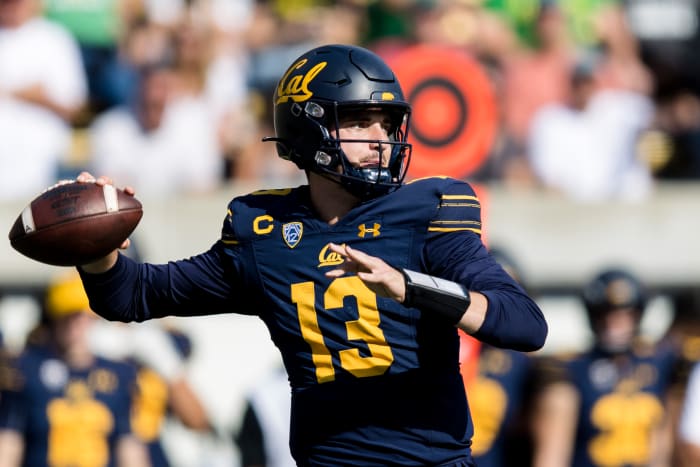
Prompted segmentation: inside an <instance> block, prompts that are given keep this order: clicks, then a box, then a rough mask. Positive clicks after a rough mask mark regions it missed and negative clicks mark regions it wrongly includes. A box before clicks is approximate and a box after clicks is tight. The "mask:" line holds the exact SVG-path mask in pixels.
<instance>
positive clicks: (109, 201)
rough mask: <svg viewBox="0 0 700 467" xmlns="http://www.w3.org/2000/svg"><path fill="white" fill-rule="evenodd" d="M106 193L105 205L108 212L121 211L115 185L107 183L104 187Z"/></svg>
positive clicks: (103, 190)
mask: <svg viewBox="0 0 700 467" xmlns="http://www.w3.org/2000/svg"><path fill="white" fill-rule="evenodd" d="M102 192H103V193H104V195H105V205H106V206H107V212H114V211H119V200H118V199H117V189H116V188H114V185H105V186H104V187H103V189H102Z"/></svg>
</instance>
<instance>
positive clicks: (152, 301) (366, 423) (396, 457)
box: [83, 178, 546, 466]
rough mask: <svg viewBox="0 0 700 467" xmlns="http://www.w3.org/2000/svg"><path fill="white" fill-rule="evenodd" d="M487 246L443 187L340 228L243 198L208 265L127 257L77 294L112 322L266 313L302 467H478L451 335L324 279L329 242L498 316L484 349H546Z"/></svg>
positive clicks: (459, 188)
mask: <svg viewBox="0 0 700 467" xmlns="http://www.w3.org/2000/svg"><path fill="white" fill-rule="evenodd" d="M480 232H481V215H480V205H479V200H478V199H477V197H476V196H475V193H474V191H473V190H472V188H471V187H470V186H469V185H468V184H466V183H464V182H460V181H457V180H453V179H449V178H429V179H423V180H417V181H415V182H413V183H409V184H406V185H404V186H402V187H401V188H399V189H398V190H396V191H394V192H392V193H390V194H388V195H385V196H382V197H379V198H376V199H372V200H369V201H366V202H363V203H362V204H359V205H358V206H356V207H355V208H353V209H352V210H350V211H349V212H348V213H347V214H346V215H345V216H344V217H343V218H342V219H340V220H339V221H338V222H337V223H335V224H333V225H329V224H328V223H327V222H324V221H322V220H320V219H319V218H318V216H317V215H316V214H315V213H314V210H313V207H312V204H311V201H310V196H309V189H308V186H302V187H298V188H293V189H281V190H266V191H259V192H256V193H252V194H249V195H245V196H241V197H237V198H235V199H234V200H233V201H232V202H231V203H230V204H229V206H228V212H227V215H226V218H225V220H224V224H223V229H222V236H221V240H220V241H219V242H217V244H216V245H214V246H213V247H212V248H211V249H210V250H209V251H207V252H205V253H203V254H201V255H198V256H195V257H193V258H189V259H187V260H182V261H175V262H171V263H169V264H167V265H152V264H144V265H139V264H136V263H134V262H133V261H130V260H128V259H127V258H124V257H121V256H120V258H119V260H118V262H117V264H116V265H115V267H114V268H112V269H111V270H110V271H108V272H107V273H105V274H102V275H96V276H91V275H87V274H83V280H84V282H85V286H86V290H87V292H88V295H89V296H90V298H91V304H92V306H93V308H94V309H95V311H96V312H97V313H99V314H101V315H102V316H105V317H107V318H109V319H119V320H125V321H131V320H144V319H150V318H154V317H159V316H165V315H168V314H174V315H181V316H192V315H203V314H211V313H245V314H255V315H258V316H259V317H260V318H261V319H262V320H263V321H264V322H265V323H266V325H267V327H268V329H269V332H270V335H271V337H272V340H273V342H274V343H275V345H276V346H277V347H278V348H279V349H280V351H281V353H282V357H283V360H284V364H285V367H286V370H287V373H288V374H289V379H290V384H291V387H292V415H291V418H292V420H291V435H290V436H291V441H290V444H291V448H292V453H293V455H294V457H295V459H296V460H297V462H299V463H300V464H301V465H332V464H335V465H337V463H338V459H342V460H343V462H345V463H347V464H348V465H351V464H354V465H363V466H372V465H377V466H385V465H390V464H391V465H433V466H436V465H442V464H447V463H449V462H455V461H460V460H466V459H469V458H470V454H469V445H470V438H471V435H472V424H471V420H470V417H469V410H468V407H467V401H466V397H465V393H464V386H463V384H462V379H461V375H460V372H459V361H458V352H459V338H458V335H457V330H456V328H455V327H454V326H453V325H452V324H450V323H448V322H447V321H446V320H445V319H444V318H442V317H440V316H436V315H431V314H427V313H422V312H421V311H419V310H417V309H412V308H406V307H404V306H402V305H401V304H400V303H398V302H397V301H395V300H392V299H387V298H383V297H379V296H377V295H375V294H374V293H373V292H372V291H370V289H369V288H367V287H366V286H365V285H364V284H363V282H362V281H361V280H360V279H359V278H358V277H357V276H355V275H346V276H343V277H339V278H328V277H326V275H325V273H326V271H328V270H331V269H333V268H335V267H337V266H338V265H339V264H341V263H342V262H343V261H344V259H343V258H342V257H341V256H339V255H337V254H335V253H333V252H331V251H330V250H329V247H328V244H329V243H330V242H334V243H337V244H343V243H344V244H347V245H350V246H351V247H353V248H357V249H358V250H362V251H364V252H365V253H368V254H370V255H375V256H378V257H381V258H382V259H384V260H385V261H386V262H387V263H389V264H391V265H392V266H394V267H397V268H399V267H406V268H409V269H413V270H418V271H422V272H425V273H427V274H432V275H435V276H439V277H442V278H445V279H449V280H453V281H457V282H460V283H462V284H464V285H465V286H466V287H467V288H468V289H471V290H476V291H480V292H482V293H483V294H484V295H486V296H487V298H488V300H489V312H488V313H487V315H486V320H485V322H484V324H483V325H482V327H481V329H480V330H479V332H478V333H477V334H476V337H477V338H479V339H481V340H483V341H486V342H490V343H492V344H494V345H497V346H505V347H511V348H514V349H519V350H532V349H535V348H538V347H539V346H541V345H542V344H543V342H544V338H545V335H546V323H545V321H544V318H543V316H542V314H541V312H540V310H539V308H538V307H537V305H536V304H535V303H534V302H533V301H532V300H531V299H530V298H529V297H528V296H527V295H526V293H525V292H524V291H523V290H522V288H521V287H520V286H519V285H517V284H516V283H515V282H514V281H513V280H512V279H511V278H510V276H508V274H506V273H505V272H504V271H503V270H502V269H501V267H500V266H499V265H498V263H497V262H496V261H494V260H493V259H492V258H491V256H490V255H489V254H488V252H487V250H486V249H485V247H484V245H483V244H482V242H481V240H480ZM134 291H135V292H136V296H134Z"/></svg>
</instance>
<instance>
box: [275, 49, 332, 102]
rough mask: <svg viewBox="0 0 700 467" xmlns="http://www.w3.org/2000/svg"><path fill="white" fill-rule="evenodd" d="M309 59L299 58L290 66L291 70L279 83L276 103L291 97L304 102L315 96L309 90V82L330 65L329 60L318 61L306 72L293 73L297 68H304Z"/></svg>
mask: <svg viewBox="0 0 700 467" xmlns="http://www.w3.org/2000/svg"><path fill="white" fill-rule="evenodd" d="M307 61H308V60H307V59H303V60H299V61H298V62H296V63H295V64H294V65H292V66H291V67H289V70H287V73H285V74H284V76H283V77H282V79H281V80H280V82H279V84H278V85H277V101H276V102H275V103H276V104H281V103H283V102H287V101H288V100H289V99H291V100H293V101H294V102H304V101H306V100H309V99H310V98H311V96H313V93H312V92H311V91H310V90H309V84H310V83H311V81H313V79H314V78H315V77H316V75H318V74H319V73H320V72H321V70H323V69H324V68H325V67H326V65H328V62H320V63H317V64H316V65H314V66H313V67H311V69H310V70H308V71H306V72H305V73H299V74H296V75H292V73H294V72H295V71H296V70H299V69H301V68H303V67H304V65H305V64H306V62H307Z"/></svg>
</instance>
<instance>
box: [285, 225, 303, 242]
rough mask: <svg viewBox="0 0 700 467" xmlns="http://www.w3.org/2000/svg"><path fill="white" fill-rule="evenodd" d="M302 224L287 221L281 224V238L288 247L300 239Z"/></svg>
mask: <svg viewBox="0 0 700 467" xmlns="http://www.w3.org/2000/svg"><path fill="white" fill-rule="evenodd" d="M303 233H304V226H303V225H302V223H301V222H288V223H286V224H284V225H283V226H282V238H284V243H286V244H287V246H288V247H289V248H294V247H295V246H297V245H298V244H299V242H300V241H301V235H302V234H303Z"/></svg>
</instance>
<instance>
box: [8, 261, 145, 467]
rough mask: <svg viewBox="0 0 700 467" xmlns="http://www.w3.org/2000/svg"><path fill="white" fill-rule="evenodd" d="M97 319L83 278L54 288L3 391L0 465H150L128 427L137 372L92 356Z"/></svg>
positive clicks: (69, 278) (61, 282)
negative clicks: (90, 341)
mask: <svg viewBox="0 0 700 467" xmlns="http://www.w3.org/2000/svg"><path fill="white" fill-rule="evenodd" d="M94 318H95V315H93V314H92V312H91V311H90V309H89V304H88V299H87V296H86V295H85V292H84V291H83V287H82V284H81V283H80V279H79V278H78V277H77V275H76V274H70V275H67V276H59V277H58V278H57V279H56V280H55V281H53V282H52V283H51V284H50V285H49V287H48V288H47V291H46V301H45V307H44V315H43V320H42V324H41V325H40V326H39V327H38V328H37V329H36V331H35V332H34V333H33V334H32V339H31V340H30V341H28V344H27V347H26V348H25V350H24V351H23V352H22V353H21V354H20V355H19V356H18V357H17V358H16V360H15V361H13V362H12V367H11V370H10V372H9V373H5V374H11V375H13V377H11V378H5V379H4V380H3V383H4V386H3V387H2V388H0V390H1V392H2V395H1V396H0V465H3V466H7V467H19V466H21V465H30V466H32V467H41V466H49V465H51V466H56V465H82V466H88V465H89V466H106V465H119V466H130V467H132V466H133V467H140V466H148V465H149V463H148V456H147V453H146V450H145V447H144V445H143V444H142V443H141V442H140V441H138V439H137V438H136V437H135V436H133V434H132V432H131V423H130V419H129V417H130V415H131V409H132V403H133V397H134V395H135V390H136V380H135V376H136V375H135V371H134V367H133V366H131V365H128V364H126V363H119V362H116V361H113V360H107V359H104V358H101V357H97V356H95V355H94V354H93V353H92V351H91V350H90V348H89V346H88V339H87V335H88V331H89V327H90V325H91V323H92V321H93V319H94ZM5 371H6V372H7V371H8V370H7V369H6V370H5Z"/></svg>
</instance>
